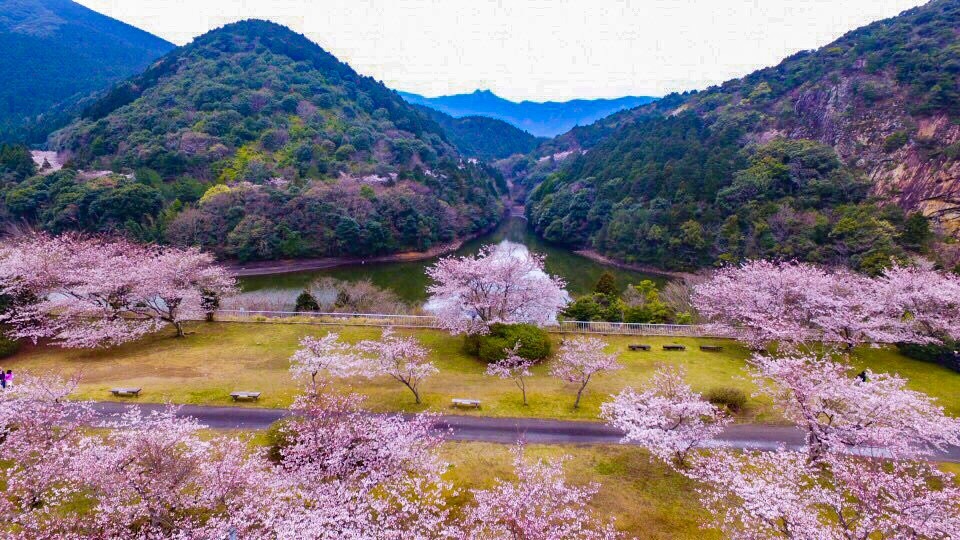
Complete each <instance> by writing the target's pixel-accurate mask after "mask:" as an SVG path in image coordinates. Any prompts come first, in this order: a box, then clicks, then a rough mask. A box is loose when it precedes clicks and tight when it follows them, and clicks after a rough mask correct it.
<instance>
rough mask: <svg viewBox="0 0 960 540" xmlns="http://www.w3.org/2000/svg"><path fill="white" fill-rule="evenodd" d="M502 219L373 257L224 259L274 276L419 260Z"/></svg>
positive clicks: (248, 272) (239, 270) (234, 268)
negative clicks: (469, 231)
mask: <svg viewBox="0 0 960 540" xmlns="http://www.w3.org/2000/svg"><path fill="white" fill-rule="evenodd" d="M499 226H500V223H497V224H496V225H494V226H492V227H488V228H486V229H484V230H482V231H479V232H476V233H473V234H470V235H467V236H464V237H463V238H460V239H458V240H454V241H453V242H448V243H446V244H440V245H437V246H434V247H432V248H430V249H428V250H426V251H402V252H400V253H391V254H389V255H377V256H373V257H320V258H315V259H280V260H273V261H253V262H247V263H239V262H231V261H223V266H224V267H226V269H227V270H228V271H230V273H232V274H233V275H234V276H235V277H253V276H270V275H275V274H292V273H295V272H310V271H312V270H327V269H330V268H337V267H339V266H352V265H363V264H368V263H369V264H379V263H399V262H417V261H425V260H428V259H433V258H436V257H440V256H443V255H448V254H450V253H453V252H454V251H457V250H459V249H460V248H461V247H463V245H464V244H466V243H467V242H471V241H473V240H476V239H477V238H480V237H482V236H486V235H488V234H490V233H491V232H493V231H494V230H496V228H497V227H499Z"/></svg>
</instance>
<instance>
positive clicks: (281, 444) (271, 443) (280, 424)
mask: <svg viewBox="0 0 960 540" xmlns="http://www.w3.org/2000/svg"><path fill="white" fill-rule="evenodd" d="M289 423H290V419H289V418H281V419H280V420H277V421H276V422H274V423H272V424H270V427H269V428H267V433H266V435H267V457H268V458H269V459H270V461H272V462H274V463H280V462H281V461H283V449H284V448H287V447H288V446H290V444H291V443H292V441H291V440H290V435H289V433H288V432H287V424H289Z"/></svg>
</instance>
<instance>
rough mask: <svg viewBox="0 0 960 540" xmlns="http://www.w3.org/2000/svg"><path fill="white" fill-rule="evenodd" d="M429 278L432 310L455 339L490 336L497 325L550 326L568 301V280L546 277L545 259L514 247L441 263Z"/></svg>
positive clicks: (490, 249) (504, 246) (492, 248)
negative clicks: (459, 337) (566, 288)
mask: <svg viewBox="0 0 960 540" xmlns="http://www.w3.org/2000/svg"><path fill="white" fill-rule="evenodd" d="M427 274H428V275H429V276H430V279H432V280H433V284H432V285H430V287H429V289H428V291H429V292H430V295H431V297H430V302H429V303H428V306H431V307H432V309H433V310H434V311H435V312H436V314H437V317H438V319H439V320H440V322H441V324H442V325H443V326H444V328H446V329H447V330H449V331H450V332H452V333H454V334H476V333H485V332H486V331H487V329H488V328H489V326H490V325H491V324H494V323H531V324H537V325H546V324H549V323H552V322H554V321H556V318H557V314H558V313H559V312H560V310H561V309H563V307H564V306H565V305H566V304H567V302H568V301H569V297H568V295H567V293H566V291H564V287H565V283H564V282H563V280H562V279H560V278H557V277H554V276H550V275H547V273H546V272H545V271H544V257H543V256H542V255H537V254H534V253H530V252H529V251H527V250H526V249H523V248H522V247H521V246H517V245H515V244H510V243H505V244H500V245H498V246H485V247H483V248H482V249H481V250H480V253H479V254H477V256H467V257H447V258H444V259H441V260H440V261H439V262H437V264H436V265H434V266H433V267H431V268H428V269H427Z"/></svg>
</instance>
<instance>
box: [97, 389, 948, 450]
mask: <svg viewBox="0 0 960 540" xmlns="http://www.w3.org/2000/svg"><path fill="white" fill-rule="evenodd" d="M134 406H135V405H132V404H126V403H116V402H97V403H94V405H93V407H94V409H96V410H97V411H98V412H99V413H100V414H102V415H114V414H120V413H123V412H125V411H127V410H129V408H130V407H134ZM139 407H140V408H141V409H142V410H143V411H145V412H149V411H151V410H160V409H163V408H164V405H160V404H151V403H145V404H142V405H139ZM288 413H289V411H287V410H286V409H264V408H258V407H207V406H200V405H183V406H181V407H180V412H179V414H180V415H181V416H192V417H194V418H196V419H197V420H198V421H199V422H200V423H202V424H204V425H206V426H208V427H211V428H214V429H265V428H267V427H268V426H270V424H272V423H273V422H275V421H276V420H278V419H280V418H282V417H283V416H285V415H287V414H288ZM436 427H437V429H441V430H445V431H448V432H449V434H448V436H447V438H448V439H451V440H457V441H482V442H495V443H506V444H511V443H515V442H517V441H519V440H522V441H524V442H527V443H531V444H618V443H619V442H620V438H621V437H622V436H623V433H622V432H621V431H619V430H617V429H614V428H611V427H610V426H607V425H604V424H601V423H599V422H579V421H570V420H541V419H535V418H499V417H490V416H461V415H441V416H440V417H439V418H438V420H437V423H436ZM710 444H711V445H724V446H732V447H734V448H744V449H758V450H772V449H775V448H778V447H780V446H785V447H787V448H798V447H799V446H800V445H802V444H803V433H802V432H801V431H800V430H799V429H797V428H793V427H788V426H769V425H760V424H737V425H732V426H729V427H728V428H727V429H725V430H724V431H723V433H721V434H720V436H719V437H717V439H716V440H713V441H711V442H710ZM937 459H938V460H940V461H952V462H960V448H951V449H950V450H949V451H948V452H946V453H944V454H942V455H939V456H938V457H937Z"/></svg>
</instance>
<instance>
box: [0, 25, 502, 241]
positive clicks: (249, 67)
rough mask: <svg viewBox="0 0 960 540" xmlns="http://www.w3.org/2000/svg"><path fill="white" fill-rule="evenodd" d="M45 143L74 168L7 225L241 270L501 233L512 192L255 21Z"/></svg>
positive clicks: (304, 46) (12, 192)
mask: <svg viewBox="0 0 960 540" xmlns="http://www.w3.org/2000/svg"><path fill="white" fill-rule="evenodd" d="M51 144H52V146H53V147H54V148H56V149H58V150H60V151H61V152H62V154H63V155H66V156H69V160H68V163H67V164H66V165H67V167H66V168H65V169H64V170H62V171H58V172H55V173H52V174H43V175H39V176H33V177H31V178H28V179H26V180H23V181H15V182H7V183H6V184H5V185H4V186H3V189H4V194H3V195H4V201H5V203H6V205H5V210H6V211H7V213H8V214H9V215H8V216H7V217H8V218H9V219H23V220H27V221H29V222H32V223H35V224H36V225H38V226H40V227H42V228H44V229H47V230H51V231H57V232H59V231H62V230H66V229H80V230H87V231H122V232H126V233H128V234H131V235H133V236H135V237H136V238H138V239H141V240H145V241H167V242H171V243H173V244H177V245H181V244H182V245H199V246H202V247H204V248H206V249H210V250H213V251H214V252H216V253H217V254H218V255H221V256H227V257H235V258H239V259H241V260H249V259H269V258H278V257H311V256H332V255H347V254H349V255H373V254H381V253H389V252H395V251H401V250H424V249H428V248H430V247H432V246H434V245H436V244H438V243H443V242H448V241H451V240H453V239H455V238H457V237H460V236H464V235H467V234H470V233H474V232H477V231H479V230H482V229H484V228H486V227H488V226H490V225H491V224H493V223H495V222H496V221H497V220H499V218H500V216H501V215H502V203H501V202H500V196H501V194H502V193H505V191H506V186H505V185H504V183H503V180H502V178H501V177H500V176H499V175H498V174H497V173H496V172H495V171H494V170H493V169H489V168H487V167H486V166H485V165H483V164H481V163H473V162H470V161H468V160H465V159H463V158H462V157H461V155H460V154H459V153H458V152H457V150H456V149H455V147H454V146H453V145H451V144H450V143H449V142H448V141H447V140H446V135H445V134H444V132H443V130H442V129H441V128H440V127H439V126H438V125H437V124H436V123H435V122H434V121H433V120H431V119H430V118H428V117H427V116H426V115H424V114H422V113H421V112H419V111H418V110H416V109H414V108H413V106H411V105H409V104H407V103H406V102H404V101H403V100H402V99H400V97H399V96H397V95H396V94H395V93H394V92H392V91H391V90H389V89H387V88H386V87H384V86H383V85H382V84H380V83H379V82H377V81H374V80H373V79H370V78H367V77H362V76H360V75H358V74H357V73H356V72H354V71H353V70H352V69H351V68H350V67H349V66H347V65H346V64H343V63H341V62H339V61H338V60H337V59H336V58H334V57H333V56H331V55H330V54H328V53H326V52H325V51H323V50H322V49H321V48H320V47H319V46H317V45H315V44H313V43H312V42H310V41H309V40H307V39H306V38H305V37H303V36H300V35H298V34H295V33H293V32H291V31H290V30H288V29H286V28H283V27H281V26H279V25H275V24H273V23H268V22H262V21H246V22H242V23H236V24H232V25H228V26H226V27H224V28H222V29H220V30H216V31H213V32H210V33H208V34H206V35H204V36H201V37H200V38H197V39H196V40H195V41H194V42H193V43H192V44H190V45H188V46H186V47H183V48H180V49H177V50H175V51H174V52H172V53H170V54H168V55H167V56H165V57H163V58H162V59H161V60H159V61H158V62H157V63H155V64H154V65H152V66H151V67H150V68H149V69H148V70H147V71H145V72H144V73H143V74H142V75H140V76H138V77H135V78H133V79H131V80H129V81H127V82H124V83H121V84H119V85H117V86H116V87H115V88H114V89H113V90H111V91H110V92H109V93H107V95H106V96H105V97H104V98H102V99H101V100H99V101H97V102H95V103H93V104H92V105H91V106H90V107H88V108H87V109H86V110H85V111H84V113H83V116H82V118H80V119H79V120H77V121H76V122H74V123H73V124H71V125H69V126H67V127H66V128H65V129H63V130H61V131H59V132H57V133H55V134H54V135H52V136H51ZM95 170H102V171H105V172H104V173H98V174H91V173H90V172H89V171H95ZM78 171H85V172H78ZM106 173H110V174H106Z"/></svg>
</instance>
